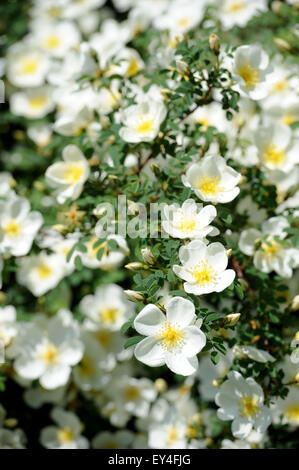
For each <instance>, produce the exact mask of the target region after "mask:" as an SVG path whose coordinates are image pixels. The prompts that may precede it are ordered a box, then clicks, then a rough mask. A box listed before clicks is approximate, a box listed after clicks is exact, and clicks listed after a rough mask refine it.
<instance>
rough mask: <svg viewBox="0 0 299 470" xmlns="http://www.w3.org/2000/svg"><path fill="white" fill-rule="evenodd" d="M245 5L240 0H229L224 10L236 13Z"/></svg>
mask: <svg viewBox="0 0 299 470" xmlns="http://www.w3.org/2000/svg"><path fill="white" fill-rule="evenodd" d="M244 7H245V4H244V2H242V1H239V2H238V1H235V2H231V3H230V4H229V5H228V6H227V8H226V11H227V12H229V13H238V12H239V11H240V10H243V8H244Z"/></svg>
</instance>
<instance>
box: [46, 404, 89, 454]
mask: <svg viewBox="0 0 299 470" xmlns="http://www.w3.org/2000/svg"><path fill="white" fill-rule="evenodd" d="M51 418H52V419H53V421H54V422H55V423H56V426H53V425H52V426H47V427H46V428H44V429H42V431H41V435H40V442H41V444H42V446H43V447H46V449H88V447H89V443H88V439H86V437H84V436H82V435H81V431H82V425H81V422H80V420H79V418H78V417H77V415H75V414H74V413H71V412H70V411H64V410H63V409H61V408H58V407H56V408H53V410H52V412H51Z"/></svg>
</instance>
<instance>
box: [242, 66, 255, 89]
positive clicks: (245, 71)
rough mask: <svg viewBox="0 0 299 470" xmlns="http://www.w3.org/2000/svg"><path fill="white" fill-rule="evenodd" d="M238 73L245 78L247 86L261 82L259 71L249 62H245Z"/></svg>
mask: <svg viewBox="0 0 299 470" xmlns="http://www.w3.org/2000/svg"><path fill="white" fill-rule="evenodd" d="M238 74H239V75H240V77H241V78H243V80H244V82H245V84H246V87H247V88H249V87H254V86H256V85H257V84H258V83H259V72H258V70H256V69H255V68H253V67H252V66H251V65H249V64H243V65H241V67H240V68H239V70H238Z"/></svg>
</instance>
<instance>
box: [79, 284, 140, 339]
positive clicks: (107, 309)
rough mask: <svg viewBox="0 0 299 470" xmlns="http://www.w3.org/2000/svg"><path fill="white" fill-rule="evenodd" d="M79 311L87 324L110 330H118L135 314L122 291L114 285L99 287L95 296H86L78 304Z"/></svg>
mask: <svg viewBox="0 0 299 470" xmlns="http://www.w3.org/2000/svg"><path fill="white" fill-rule="evenodd" d="M80 309H81V311H82V312H83V314H84V315H85V316H86V319H87V322H88V323H89V322H91V323H92V324H96V325H97V326H102V327H104V328H108V329H111V330H119V329H120V328H121V326H122V325H123V324H124V323H125V322H126V321H127V320H128V319H129V318H130V317H132V315H133V314H134V312H135V304H134V302H130V301H129V300H128V299H127V298H126V297H125V295H124V291H123V289H122V288H121V287H120V286H117V285H116V284H107V285H103V286H99V287H98V288H97V290H96V292H95V295H86V296H85V297H83V299H82V300H81V302H80Z"/></svg>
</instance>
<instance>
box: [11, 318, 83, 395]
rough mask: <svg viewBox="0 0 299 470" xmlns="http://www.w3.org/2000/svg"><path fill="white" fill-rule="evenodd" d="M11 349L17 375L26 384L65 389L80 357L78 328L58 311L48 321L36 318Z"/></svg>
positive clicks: (74, 322)
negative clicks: (31, 381) (13, 349)
mask: <svg viewBox="0 0 299 470" xmlns="http://www.w3.org/2000/svg"><path fill="white" fill-rule="evenodd" d="M13 346H14V345H13ZM14 347H15V353H14V356H16V358H15V361H14V369H15V371H16V372H17V374H18V375H19V376H20V377H21V378H23V379H26V380H36V379H39V381H40V384H41V386H42V387H44V388H45V389H47V390H53V389H55V388H57V387H61V386H62V385H65V384H66V383H67V381H68V379H69V377H70V374H71V370H72V366H74V365H75V364H77V363H78V362H79V361H80V359H81V358H82V355H83V344H82V342H81V341H80V340H79V325H78V323H77V322H76V321H75V320H74V319H73V317H72V314H71V313H70V312H69V311H68V310H60V311H59V312H58V313H57V314H56V315H55V317H53V318H50V319H47V318H44V317H42V316H40V317H38V318H37V319H36V321H35V323H31V325H30V326H29V327H28V328H27V329H26V330H25V332H24V334H23V335H22V336H21V337H20V338H18V344H17V345H16V346H14Z"/></svg>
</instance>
